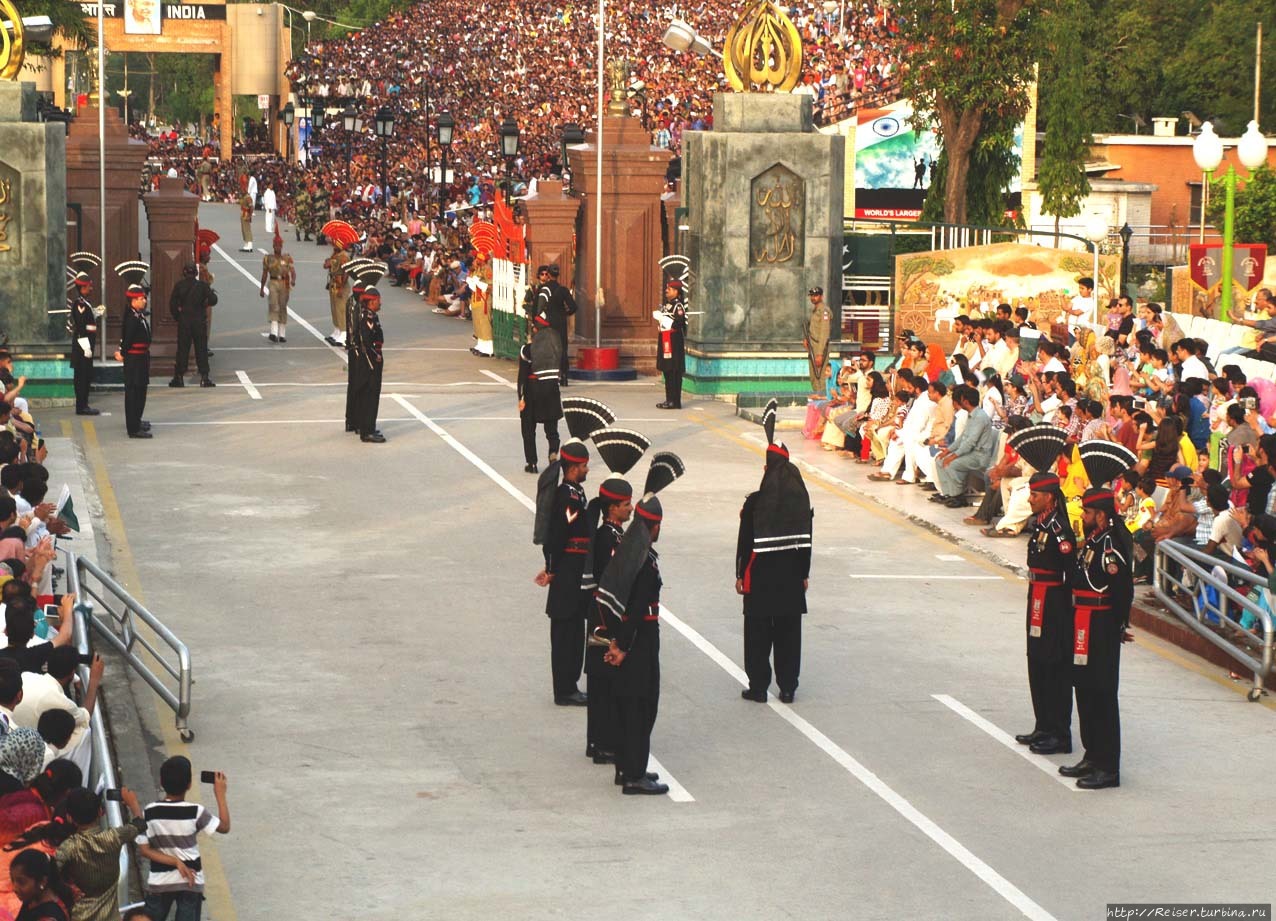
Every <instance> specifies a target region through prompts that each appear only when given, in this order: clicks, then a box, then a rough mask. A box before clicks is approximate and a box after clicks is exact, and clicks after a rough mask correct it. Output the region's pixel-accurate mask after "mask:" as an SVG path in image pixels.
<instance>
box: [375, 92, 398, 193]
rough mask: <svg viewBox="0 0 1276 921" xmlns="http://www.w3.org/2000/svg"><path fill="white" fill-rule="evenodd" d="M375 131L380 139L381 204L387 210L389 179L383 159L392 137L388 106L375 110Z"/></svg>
mask: <svg viewBox="0 0 1276 921" xmlns="http://www.w3.org/2000/svg"><path fill="white" fill-rule="evenodd" d="M376 131H377V137H379V138H381V203H382V205H383V206H384V207H386V208H387V209H388V208H389V205H390V179H389V176H388V175H387V174H386V167H385V158H386V146H387V143H388V142H389V140H390V138H391V137H392V136H393V135H394V113H393V112H392V111H390V107H389V106H382V107H381V108H379V109H377V118H376Z"/></svg>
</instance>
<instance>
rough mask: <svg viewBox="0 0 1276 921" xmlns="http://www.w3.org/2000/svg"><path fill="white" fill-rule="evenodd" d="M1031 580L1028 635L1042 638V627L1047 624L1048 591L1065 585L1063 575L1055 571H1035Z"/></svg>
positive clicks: (1032, 572)
mask: <svg viewBox="0 0 1276 921" xmlns="http://www.w3.org/2000/svg"><path fill="white" fill-rule="evenodd" d="M1030 578H1031V585H1030V586H1029V589H1028V593H1029V594H1028V597H1029V600H1030V605H1029V609H1028V618H1029V620H1028V635H1029V636H1041V626H1042V624H1043V623H1045V614H1046V589H1050V588H1057V587H1058V586H1060V585H1062V584H1063V579H1062V574H1061V573H1058V572H1055V571H1054V570H1053V569H1034V570H1032V571H1031V576H1030Z"/></svg>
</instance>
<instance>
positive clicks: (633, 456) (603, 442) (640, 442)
mask: <svg viewBox="0 0 1276 921" xmlns="http://www.w3.org/2000/svg"><path fill="white" fill-rule="evenodd" d="M590 438H591V440H592V441H593V442H594V447H595V448H597V449H598V456H599V457H600V458H601V459H602V462H603V464H604V465H605V466H606V467H607V469H608V470H610V471H611V472H612V473H615V474H619V475H620V476H624V475H625V474H626V473H628V472H629V471H630V470H633V469H634V467H635V466H636V465H637V463H638V461H640V460H642V456H643V455H644V454H646V453H647V449H648V448H650V447H651V442H650V441H648V440H647V437H646V436H645V435H640V434H638V433H637V432H631V431H630V430H629V429H621V428H613V427H611V426H608V427H607V428H601V429H598V430H597V431H596V432H594V433H593V434H592V435H591V436H590Z"/></svg>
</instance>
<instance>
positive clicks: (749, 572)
mask: <svg viewBox="0 0 1276 921" xmlns="http://www.w3.org/2000/svg"><path fill="white" fill-rule="evenodd" d="M757 558H758V555H757V554H756V553H750V554H749V563H748V565H747V566H745V567H744V578H743V579H741V580H740V581H741V582H742V583H744V584H743V585H742V586H741V588H743V589H744V593H745V594H746V595H747V594H749V592H750V591H751V590H752V588H753V561H754V560H756V559H757Z"/></svg>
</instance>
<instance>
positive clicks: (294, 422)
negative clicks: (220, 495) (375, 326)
mask: <svg viewBox="0 0 1276 921" xmlns="http://www.w3.org/2000/svg"><path fill="white" fill-rule="evenodd" d="M102 415H106V413H103V414H102ZM411 421H412V419H411V418H409V417H407V416H400V417H397V418H388V417H385V416H379V417H378V418H377V423H378V424H380V423H382V422H411ZM344 423H345V420H344V419H200V420H198V421H194V422H191V421H185V420H183V421H180V422H156V423H154V424H155V425H343V424H344Z"/></svg>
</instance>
